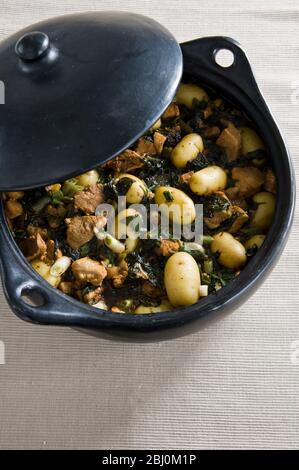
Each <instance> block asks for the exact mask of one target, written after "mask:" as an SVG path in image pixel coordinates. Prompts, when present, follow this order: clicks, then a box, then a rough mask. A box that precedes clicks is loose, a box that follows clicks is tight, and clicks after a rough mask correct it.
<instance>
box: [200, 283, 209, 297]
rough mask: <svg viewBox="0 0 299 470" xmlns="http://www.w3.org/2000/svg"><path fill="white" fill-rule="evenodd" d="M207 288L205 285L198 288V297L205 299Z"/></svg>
mask: <svg viewBox="0 0 299 470" xmlns="http://www.w3.org/2000/svg"><path fill="white" fill-rule="evenodd" d="M208 288H209V287H208V286H206V285H202V286H199V296H200V297H206V296H207V295H208Z"/></svg>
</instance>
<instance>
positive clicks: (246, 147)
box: [240, 126, 265, 167]
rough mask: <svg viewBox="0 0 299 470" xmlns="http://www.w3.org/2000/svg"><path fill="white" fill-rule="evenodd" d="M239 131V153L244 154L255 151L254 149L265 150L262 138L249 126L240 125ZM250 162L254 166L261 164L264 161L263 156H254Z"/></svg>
mask: <svg viewBox="0 0 299 470" xmlns="http://www.w3.org/2000/svg"><path fill="white" fill-rule="evenodd" d="M240 131H241V138H242V141H241V154H242V155H246V154H247V153H250V152H255V151H256V150H265V145H264V143H263V141H262V139H261V138H260V137H259V136H258V135H257V133H256V132H255V131H254V130H253V129H251V128H250V127H246V126H244V127H240ZM252 163H253V164H254V165H255V166H259V167H260V166H263V165H264V163H265V158H262V159H260V158H255V159H254V160H252Z"/></svg>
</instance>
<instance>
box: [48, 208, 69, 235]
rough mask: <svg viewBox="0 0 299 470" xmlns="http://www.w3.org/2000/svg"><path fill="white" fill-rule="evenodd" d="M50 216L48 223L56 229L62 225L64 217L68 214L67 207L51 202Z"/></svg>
mask: <svg viewBox="0 0 299 470" xmlns="http://www.w3.org/2000/svg"><path fill="white" fill-rule="evenodd" d="M47 213H48V215H49V217H48V224H49V226H50V228H52V229H56V228H58V227H59V226H60V224H61V222H62V219H64V217H65V215H66V208H65V207H64V206H63V205H60V206H57V207H54V206H52V204H49V205H48V207H47Z"/></svg>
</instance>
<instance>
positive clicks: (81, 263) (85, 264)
mask: <svg viewBox="0 0 299 470" xmlns="http://www.w3.org/2000/svg"><path fill="white" fill-rule="evenodd" d="M72 272H73V274H74V276H75V278H76V279H77V281H80V282H82V283H90V284H92V285H93V286H101V285H102V282H103V280H104V279H105V277H106V276H107V270H106V268H105V266H103V265H102V264H101V263H99V262H98V261H94V260H93V259H91V258H89V257H88V256H86V257H85V258H80V259H78V260H76V261H74V262H73V264H72Z"/></svg>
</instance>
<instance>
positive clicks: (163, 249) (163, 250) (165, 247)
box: [155, 240, 180, 256]
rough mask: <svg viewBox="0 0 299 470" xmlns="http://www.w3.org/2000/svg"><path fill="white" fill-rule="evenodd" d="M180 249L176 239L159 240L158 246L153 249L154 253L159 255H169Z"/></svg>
mask: <svg viewBox="0 0 299 470" xmlns="http://www.w3.org/2000/svg"><path fill="white" fill-rule="evenodd" d="M179 249H180V243H179V242H178V241H177V240H160V246H158V247H157V248H156V249H155V253H156V254H157V255H158V256H160V255H162V256H170V255H173V254H174V253H175V252H176V251H178V250H179Z"/></svg>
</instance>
